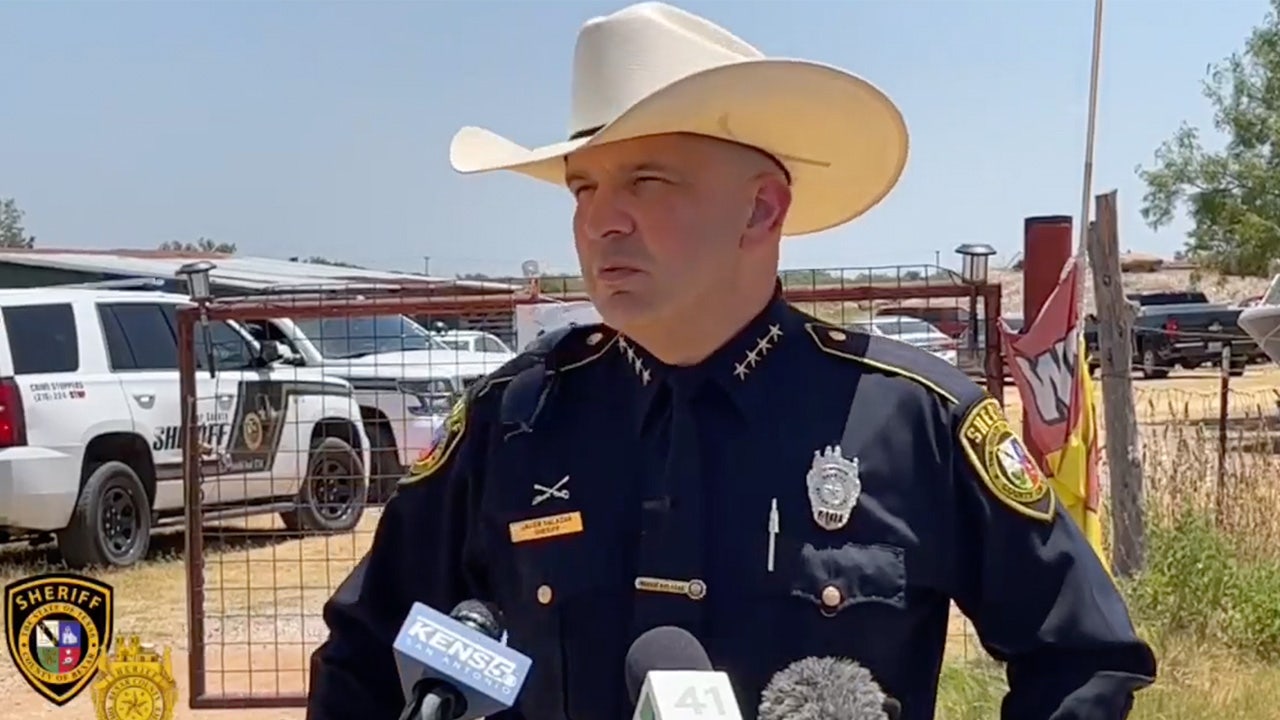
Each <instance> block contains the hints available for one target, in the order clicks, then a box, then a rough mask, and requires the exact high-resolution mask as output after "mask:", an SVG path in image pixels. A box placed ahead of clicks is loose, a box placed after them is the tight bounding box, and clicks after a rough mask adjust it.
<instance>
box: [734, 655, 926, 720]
mask: <svg viewBox="0 0 1280 720" xmlns="http://www.w3.org/2000/svg"><path fill="white" fill-rule="evenodd" d="M901 714H902V704H901V703H899V702H898V701H897V700H894V699H893V698H891V697H889V696H888V695H886V694H885V693H884V690H882V689H880V686H879V685H877V684H876V681H875V679H874V678H872V677H871V671H870V670H867V669H866V668H864V667H862V666H861V665H859V664H858V663H856V662H854V661H853V660H848V659H846V658H832V657H822V658H812V657H810V658H804V659H802V660H797V661H795V662H793V663H791V664H790V665H788V666H787V667H786V668H784V669H783V670H780V671H779V672H778V674H776V675H774V676H773V679H772V680H770V681H769V684H768V685H766V686H765V688H764V692H763V693H761V694H760V713H759V715H758V716H757V717H758V718H759V720H898V718H899V716H901Z"/></svg>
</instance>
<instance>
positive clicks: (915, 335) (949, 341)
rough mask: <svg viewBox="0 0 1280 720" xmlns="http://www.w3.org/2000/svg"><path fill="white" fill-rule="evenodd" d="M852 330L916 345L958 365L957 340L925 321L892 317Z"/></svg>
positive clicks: (865, 323)
mask: <svg viewBox="0 0 1280 720" xmlns="http://www.w3.org/2000/svg"><path fill="white" fill-rule="evenodd" d="M850 329H853V330H861V331H862V332H867V333H871V334H873V335H881V336H884V337H889V338H893V339H894V340H898V341H900V342H905V343H907V344H910V345H915V346H916V347H918V348H920V349H922V350H927V351H929V352H931V353H933V354H934V355H937V356H938V357H940V358H942V359H943V360H946V361H947V362H949V363H951V364H952V365H955V364H956V341H955V339H953V338H952V337H951V336H950V335H947V334H946V333H944V332H942V331H941V330H939V329H938V328H936V327H934V326H933V325H930V324H929V323H927V322H925V321H924V320H920V319H917V318H912V317H906V316H903V315H898V316H893V315H891V316H889V317H877V318H874V319H872V320H866V321H862V322H856V323H853V324H852V325H851V326H850Z"/></svg>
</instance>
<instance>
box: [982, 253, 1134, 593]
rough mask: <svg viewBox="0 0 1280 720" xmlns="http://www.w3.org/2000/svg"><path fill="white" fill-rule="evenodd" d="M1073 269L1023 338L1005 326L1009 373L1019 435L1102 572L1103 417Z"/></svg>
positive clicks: (1078, 268) (1078, 267) (1075, 264)
mask: <svg viewBox="0 0 1280 720" xmlns="http://www.w3.org/2000/svg"><path fill="white" fill-rule="evenodd" d="M1071 263H1072V265H1071V267H1070V269H1068V271H1067V272H1066V273H1065V274H1064V276H1063V277H1062V279H1061V280H1060V281H1059V283H1058V287H1057V288H1055V289H1054V291H1053V293H1052V294H1051V295H1050V296H1049V298H1048V300H1046V301H1045V304H1044V307H1043V308H1041V310H1040V314H1039V315H1037V316H1036V317H1035V318H1034V319H1033V320H1032V322H1031V323H1029V324H1028V325H1027V326H1026V329H1025V331H1024V332H1022V333H1021V334H1019V333H1015V332H1013V331H1011V330H1010V329H1009V328H1008V327H1006V326H1004V325H1003V323H1001V328H1000V339H1001V342H1002V344H1003V346H1004V351H1005V359H1006V362H1007V363H1008V365H1009V374H1010V375H1011V376H1012V377H1013V382H1014V385H1016V386H1017V388H1018V395H1019V397H1020V398H1021V399H1022V406H1023V409H1024V412H1025V416H1026V421H1025V423H1024V426H1023V428H1022V435H1023V437H1024V438H1025V439H1026V440H1027V441H1028V444H1030V445H1031V446H1032V447H1033V448H1036V449H1038V450H1039V451H1040V452H1042V453H1043V454H1044V465H1045V467H1044V471H1045V474H1046V475H1048V476H1049V481H1050V483H1051V484H1052V485H1053V489H1054V491H1055V492H1056V493H1057V495H1058V499H1059V501H1060V502H1061V504H1062V507H1063V509H1064V510H1065V511H1066V513H1067V514H1068V515H1070V516H1071V518H1072V519H1073V520H1075V522H1076V524H1077V525H1078V526H1079V527H1080V529H1081V531H1082V532H1083V533H1084V536H1085V538H1086V539H1087V540H1088V541H1089V544H1090V545H1091V546H1092V547H1093V549H1094V551H1095V552H1096V553H1097V555H1098V558H1099V559H1100V560H1101V561H1102V564H1103V566H1104V567H1107V568H1108V570H1110V563H1109V560H1108V558H1107V554H1106V553H1105V552H1104V550H1103V532H1102V506H1101V502H1100V497H1099V494H1100V493H1099V478H1098V415H1097V409H1096V403H1095V401H1094V397H1095V396H1094V391H1093V378H1091V377H1090V376H1089V364H1088V362H1087V361H1086V358H1087V353H1086V350H1085V340H1084V324H1083V322H1082V320H1083V318H1082V317H1081V314H1080V310H1079V302H1078V298H1079V291H1080V290H1079V288H1080V284H1079V282H1078V280H1079V274H1080V273H1081V272H1083V271H1084V269H1083V262H1082V258H1079V257H1077V258H1075V259H1073V260H1072V261H1071Z"/></svg>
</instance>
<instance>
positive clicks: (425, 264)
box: [422, 255, 431, 275]
mask: <svg viewBox="0 0 1280 720" xmlns="http://www.w3.org/2000/svg"><path fill="white" fill-rule="evenodd" d="M422 274H423V275H430V274H431V256H430V255H423V256H422Z"/></svg>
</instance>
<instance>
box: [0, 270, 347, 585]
mask: <svg viewBox="0 0 1280 720" xmlns="http://www.w3.org/2000/svg"><path fill="white" fill-rule="evenodd" d="M189 302H190V301H189V299H188V298H187V297H186V296H184V295H175V294H169V293H161V292H156V291H137V290H105V289H98V288H85V287H80V288H75V287H52V288H37V289H23V290H0V541H10V540H16V539H24V538H25V539H30V540H32V541H33V542H42V541H47V540H48V539H51V538H56V540H57V543H58V547H59V550H60V551H61V554H62V556H63V559H64V560H65V561H66V562H67V563H68V564H69V565H71V566H73V567H83V566H90V565H98V566H102V565H115V566H125V565H130V564H133V563H135V562H137V561H138V560H140V559H142V558H143V557H144V556H145V555H146V552H147V548H148V545H149V543H150V534H151V530H152V528H153V527H155V526H157V525H161V524H168V523H178V522H181V521H182V516H183V508H184V503H183V483H182V459H183V452H182V446H183V444H184V443H183V439H182V433H181V411H180V393H179V379H178V342H177V317H176V311H177V309H178V308H179V307H180V306H181V305H183V304H187V303H189ZM194 350H195V359H196V363H197V366H198V370H197V373H196V378H195V385H196V388H195V389H196V396H197V401H196V408H195V410H196V415H197V418H198V435H199V441H200V453H201V461H202V462H201V468H202V471H201V487H200V494H201V497H202V504H203V506H204V509H205V510H204V513H205V517H206V518H207V519H210V520H213V519H218V518H229V517H242V516H245V515H255V514H275V513H278V514H279V515H280V517H281V518H282V519H283V521H284V524H285V526H286V527H287V528H289V529H292V530H299V531H309V532H322V533H327V532H339V531H344V530H349V529H351V528H353V527H354V526H355V525H356V523H358V522H359V520H360V516H361V513H362V511H363V508H364V502H365V496H366V494H367V492H368V484H369V470H368V468H369V441H368V437H367V436H366V434H365V432H364V429H363V425H362V423H361V418H360V407H359V404H358V403H357V402H356V400H355V398H354V396H353V392H352V388H351V385H350V384H349V383H347V382H346V381H344V380H341V379H338V378H332V377H328V376H325V375H323V374H321V372H320V371H318V370H314V369H308V368H297V367H291V366H288V365H282V364H280V362H279V358H278V355H277V354H276V353H275V352H274V350H275V348H274V345H270V344H267V345H263V344H260V343H258V342H257V341H255V340H254V339H252V337H251V336H250V335H249V333H248V332H247V331H246V330H245V329H244V328H243V327H242V326H240V325H238V324H237V323H233V322H224V321H210V322H209V323H208V324H207V326H202V325H201V324H197V325H196V328H195V348H194Z"/></svg>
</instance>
